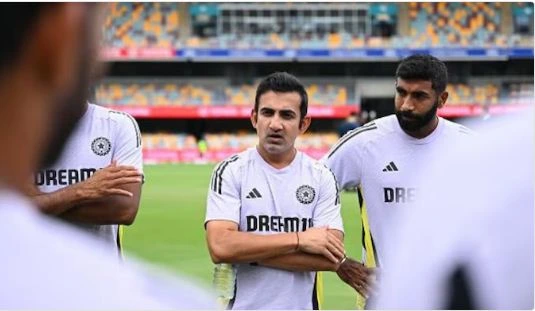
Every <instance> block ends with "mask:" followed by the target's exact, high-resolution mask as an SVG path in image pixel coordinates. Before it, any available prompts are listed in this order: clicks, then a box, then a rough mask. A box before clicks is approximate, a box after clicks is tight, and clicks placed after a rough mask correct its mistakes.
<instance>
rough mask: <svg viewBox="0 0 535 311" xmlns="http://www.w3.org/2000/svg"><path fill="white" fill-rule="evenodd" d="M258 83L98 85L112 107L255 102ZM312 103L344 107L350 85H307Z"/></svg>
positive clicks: (100, 99) (99, 99) (102, 99)
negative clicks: (238, 84)
mask: <svg viewBox="0 0 535 311" xmlns="http://www.w3.org/2000/svg"><path fill="white" fill-rule="evenodd" d="M255 91H256V85H249V84H245V85H241V86H225V85H223V84H221V83H216V84H207V83H202V82H199V83H186V82H180V81H173V82H158V81H156V82H148V81H145V82H144V81H138V82H132V83H129V82H110V83H103V84H101V85H99V86H98V87H97V88H96V95H95V96H96V101H97V102H98V103H101V104H103V105H108V106H221V105H237V106H247V105H252V103H253V100H254V97H255ZM307 92H308V94H309V103H310V105H321V106H342V105H346V104H347V103H348V100H349V97H348V90H347V87H346V86H343V85H336V84H332V83H327V84H318V83H311V84H309V85H307Z"/></svg>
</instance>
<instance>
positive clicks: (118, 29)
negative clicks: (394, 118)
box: [104, 2, 533, 57]
mask: <svg viewBox="0 0 535 311" xmlns="http://www.w3.org/2000/svg"><path fill="white" fill-rule="evenodd" d="M109 13H110V14H109V15H108V17H107V20H106V25H105V27H104V38H105V39H104V45H105V46H106V47H109V48H170V49H186V48H193V49H198V48H208V49H238V50H248V49H259V48H261V49H342V50H343V49H356V48H396V49H402V48H430V47H431V48H448V49H451V48H457V47H480V48H512V47H533V25H530V23H529V21H530V19H531V20H532V19H533V3H499V2H498V3H482V2H478V3H470V2H468V3H465V2H463V3H445V2H435V3H415V2H411V3H406V4H402V3H399V4H392V3H382V4H381V3H337V4H329V3H254V4H252V3H238V4H236V3H203V4H195V3H181V4H178V3H114V4H112V6H111V9H110V12H109ZM526 20H527V22H526ZM532 55H533V54H532V53H531V56H532ZM169 56H170V57H173V56H176V55H175V54H174V53H173V54H172V55H169ZM182 56H185V55H182ZM489 56H490V55H489Z"/></svg>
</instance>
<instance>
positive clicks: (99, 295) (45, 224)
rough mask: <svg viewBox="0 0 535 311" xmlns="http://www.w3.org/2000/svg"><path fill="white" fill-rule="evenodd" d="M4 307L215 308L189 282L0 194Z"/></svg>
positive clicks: (208, 295) (12, 195) (0, 294)
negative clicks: (128, 258)
mask: <svg viewBox="0 0 535 311" xmlns="http://www.w3.org/2000/svg"><path fill="white" fill-rule="evenodd" d="M0 222H1V224H0V245H2V248H3V251H2V255H1V256H0V276H1V277H0V309H1V310H15V309H24V310H27V309H30V310H81V309H84V310H158V309H166V310H173V309H215V298H213V295H212V294H211V293H209V292H206V291H205V290H203V289H201V288H199V287H197V286H194V285H192V284H190V282H189V281H185V280H178V279H176V278H174V277H170V276H165V275H164V274H162V272H161V271H159V272H158V273H156V271H153V269H152V268H149V267H147V266H145V265H143V266H142V265H141V264H140V263H136V264H135V265H132V264H131V263H124V262H120V261H118V260H117V256H116V255H114V254H110V252H109V250H108V248H107V247H106V246H105V244H104V243H103V242H102V241H101V240H99V239H97V238H95V237H94V236H92V235H89V234H87V233H85V232H82V231H80V230H76V229H74V228H72V227H71V226H68V225H66V224H64V223H62V222H59V221H57V220H55V219H53V218H51V217H48V216H45V215H42V214H41V213H39V212H37V208H36V207H35V206H33V205H32V204H31V203H30V202H29V201H28V200H27V199H26V198H24V197H21V196H20V195H19V194H17V193H15V192H11V191H7V190H0Z"/></svg>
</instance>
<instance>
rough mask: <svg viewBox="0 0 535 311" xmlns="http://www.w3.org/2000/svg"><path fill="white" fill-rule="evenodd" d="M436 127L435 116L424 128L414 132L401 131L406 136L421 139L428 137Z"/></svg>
mask: <svg viewBox="0 0 535 311" xmlns="http://www.w3.org/2000/svg"><path fill="white" fill-rule="evenodd" d="M437 126H438V116H435V117H434V118H433V120H431V122H429V123H428V124H427V125H425V126H424V127H422V128H420V129H418V130H416V131H407V130H403V131H404V132H405V133H407V135H409V136H412V137H414V138H418V139H422V138H426V137H427V136H429V135H430V134H431V133H433V131H434V130H435V129H436V128H437Z"/></svg>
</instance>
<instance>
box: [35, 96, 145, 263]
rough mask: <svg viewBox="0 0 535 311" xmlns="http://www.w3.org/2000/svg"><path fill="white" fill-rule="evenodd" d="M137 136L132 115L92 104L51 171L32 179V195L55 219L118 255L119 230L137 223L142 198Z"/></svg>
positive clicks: (137, 129)
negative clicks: (77, 228)
mask: <svg viewBox="0 0 535 311" xmlns="http://www.w3.org/2000/svg"><path fill="white" fill-rule="evenodd" d="M142 166H143V163H142V152H141V134H140V133H139V128H138V125H137V122H136V121H135V120H134V118H132V117H131V116H130V115H128V114H126V113H122V112H117V111H113V110H110V109H107V108H104V107H101V106H97V105H94V104H88V103H87V104H86V105H85V113H84V115H83V117H82V118H81V120H80V122H79V124H78V127H77V128H76V130H75V131H74V132H73V134H72V135H71V137H70V139H69V141H68V142H67V144H66V147H65V150H64V151H63V154H62V155H61V157H60V159H59V160H58V161H57V162H56V164H55V165H53V166H51V167H47V168H46V169H43V170H41V171H39V172H38V173H37V174H36V175H35V186H37V187H39V188H38V189H37V188H36V187H32V188H33V189H32V191H31V192H30V195H31V196H32V198H33V199H34V201H35V202H36V204H37V205H38V206H39V208H40V209H41V211H43V212H45V213H47V214H50V215H55V216H58V217H60V218H62V219H65V220H67V221H69V223H72V224H74V225H76V226H77V227H79V228H81V229H84V230H86V231H88V232H90V233H93V234H95V235H96V236H98V237H99V238H101V239H102V240H103V241H104V242H105V243H106V244H107V245H108V246H109V247H110V249H112V250H113V251H114V252H115V253H116V254H120V251H121V236H120V230H119V229H120V226H119V225H130V224H132V222H133V221H134V218H135V217H136V214H137V210H138V208H139V200H140V193H141V179H142V176H141V170H142Z"/></svg>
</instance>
